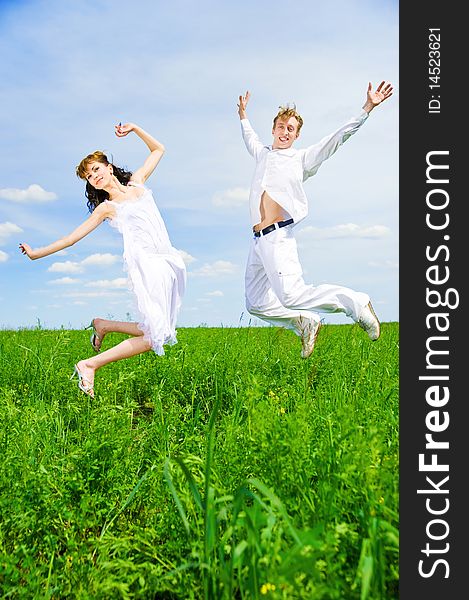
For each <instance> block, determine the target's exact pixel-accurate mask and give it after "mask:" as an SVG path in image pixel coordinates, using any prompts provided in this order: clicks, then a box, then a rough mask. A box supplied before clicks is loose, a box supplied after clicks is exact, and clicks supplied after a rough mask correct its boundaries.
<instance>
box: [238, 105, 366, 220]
mask: <svg viewBox="0 0 469 600" xmlns="http://www.w3.org/2000/svg"><path fill="white" fill-rule="evenodd" d="M367 118H368V113H367V112H366V111H365V110H363V111H362V112H361V113H360V114H359V115H358V116H357V117H353V118H352V119H350V120H349V121H347V123H345V124H344V125H342V127H340V128H339V129H337V130H336V131H334V133H331V134H330V135H327V136H325V137H324V138H322V140H320V141H319V142H318V143H316V144H313V145H312V146H308V147H307V148H303V149H298V150H297V149H296V148H288V149H273V148H272V146H265V145H264V144H262V142H261V141H260V140H259V137H258V136H257V134H256V132H255V131H254V129H253V128H252V126H251V124H250V122H249V119H241V131H242V134H243V139H244V143H245V144H246V148H247V149H248V152H249V153H250V154H251V155H252V156H253V157H254V158H255V159H256V168H255V171H254V176H253V179H252V183H251V191H250V196H249V209H250V214H251V224H252V225H257V224H258V223H260V222H261V220H262V219H261V214H260V202H261V196H262V193H263V192H264V191H266V192H267V193H268V194H269V196H270V197H271V198H272V199H273V200H275V202H277V203H278V204H280V206H281V207H282V208H283V209H284V210H285V211H286V212H287V213H288V214H289V215H290V216H291V217H292V218H293V220H294V222H295V225H296V224H298V223H299V222H300V221H302V220H303V219H304V218H305V217H306V216H307V214H308V199H307V197H306V194H305V191H304V188H303V183H304V182H305V181H306V180H307V179H308V178H309V177H312V176H313V175H315V174H316V173H317V171H318V169H319V167H320V166H321V164H322V163H323V162H324V161H325V160H326V159H328V158H329V157H330V156H332V155H333V154H334V153H335V152H336V150H337V149H338V148H339V147H340V146H341V145H342V144H343V143H344V142H345V141H347V140H348V138H349V137H350V136H351V135H353V134H354V133H356V132H357V131H358V129H359V128H360V127H361V126H362V125H363V123H364V122H365V121H366V119H367Z"/></svg>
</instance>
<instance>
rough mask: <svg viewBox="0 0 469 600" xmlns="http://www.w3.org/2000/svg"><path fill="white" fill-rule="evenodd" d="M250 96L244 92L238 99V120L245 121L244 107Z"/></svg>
mask: <svg viewBox="0 0 469 600" xmlns="http://www.w3.org/2000/svg"><path fill="white" fill-rule="evenodd" d="M250 97H251V94H250V93H249V92H246V94H245V95H244V96H240V97H239V104H238V115H239V118H240V119H246V106H247V105H248V102H249V98H250Z"/></svg>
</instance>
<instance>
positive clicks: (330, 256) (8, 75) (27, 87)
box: [0, 0, 399, 328]
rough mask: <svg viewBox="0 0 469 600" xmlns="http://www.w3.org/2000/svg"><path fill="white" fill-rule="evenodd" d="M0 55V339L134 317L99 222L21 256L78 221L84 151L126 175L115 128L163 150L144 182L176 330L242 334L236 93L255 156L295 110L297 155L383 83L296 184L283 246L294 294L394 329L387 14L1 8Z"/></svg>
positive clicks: (249, 165) (137, 155) (393, 104)
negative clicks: (326, 296) (299, 119)
mask: <svg viewBox="0 0 469 600" xmlns="http://www.w3.org/2000/svg"><path fill="white" fill-rule="evenodd" d="M290 6H292V7H293V6H294V11H293V10H291V9H290V8H289V7H290ZM0 50H1V56H2V57H4V58H3V59H2V61H1V64H0V73H1V77H2V83H3V85H2V86H1V91H0V95H1V104H0V105H1V106H2V111H1V116H0V120H1V132H2V135H1V142H0V143H1V147H2V160H1V164H2V169H1V172H0V306H1V317H0V327H2V328H17V327H33V326H35V325H36V324H37V323H38V320H39V321H40V323H41V324H42V326H44V327H50V328H55V327H62V326H63V327H65V328H80V327H83V326H85V325H87V324H88V323H89V322H90V320H91V318H92V317H94V316H102V317H109V318H116V319H125V318H127V316H129V315H130V317H131V318H133V316H134V313H133V302H132V297H131V295H130V294H129V292H128V291H127V289H126V283H125V277H124V274H123V270H122V259H121V255H122V242H121V239H120V237H119V234H118V233H117V232H116V231H115V230H113V229H111V228H110V227H109V225H108V224H106V223H104V224H103V225H101V226H100V227H99V228H98V229H97V230H96V231H94V232H93V233H92V234H90V235H89V236H88V237H86V238H85V239H84V240H82V241H81V242H79V243H78V244H76V245H75V246H72V247H71V248H68V249H67V250H66V251H63V252H61V253H60V254H55V255H51V256H49V257H46V258H43V259H40V260H37V261H30V260H29V259H27V258H26V257H24V256H22V255H21V253H20V252H19V250H18V244H19V243H20V242H23V241H24V242H28V243H29V244H31V245H32V246H33V247H35V246H43V245H46V244H48V243H50V242H51V241H54V240H55V239H57V238H60V237H62V236H63V235H65V234H66V233H68V232H70V231H72V230H73V229H74V228H75V227H76V226H77V225H78V224H79V223H80V222H82V221H83V220H85V219H86V218H87V210H86V200H85V197H84V193H83V190H84V186H83V182H82V181H81V180H79V179H77V177H76V176H75V166H76V165H77V164H78V163H79V161H80V160H81V158H83V156H85V155H86V154H88V153H89V152H92V151H93V150H96V149H101V150H104V151H105V152H107V153H108V154H109V155H110V156H112V158H113V160H114V162H115V164H118V165H121V166H125V167H127V168H128V169H130V170H134V169H136V168H137V167H139V166H140V164H141V163H142V162H143V160H144V158H145V156H146V147H145V146H144V144H143V143H142V142H141V141H140V140H139V139H138V138H137V137H136V136H133V137H132V136H128V137H126V138H124V139H118V138H116V137H115V136H114V124H115V123H116V122H118V121H122V122H126V121H133V122H135V123H138V124H139V125H141V126H142V127H143V128H144V129H146V130H148V131H149V132H150V133H152V134H153V135H154V136H155V137H156V138H157V139H159V140H160V141H161V142H163V143H164V144H165V146H166V154H165V156H164V158H163V159H162V161H161V162H160V164H159V165H158V168H157V170H156V171H155V172H154V174H153V175H152V177H151V178H150V179H149V180H148V185H149V187H151V188H152V190H153V193H154V196H155V199H156V201H157V203H158V206H159V208H160V210H161V212H162V215H163V218H164V219H165V222H166V224H167V228H168V230H169V233H170V237H171V239H172V242H173V245H174V246H175V247H176V248H178V249H179V250H181V251H182V252H183V255H184V256H185V259H186V264H187V269H188V285H187V292H186V296H185V298H184V303H183V308H182V310H181V313H180V318H179V326H198V325H200V324H207V325H210V326H220V325H224V326H233V325H238V323H239V322H240V319H241V324H247V323H248V321H249V317H248V316H247V315H246V313H245V309H244V283H243V278H244V265H245V261H246V257H247V252H248V247H249V243H250V237H251V233H250V223H249V213H248V205H247V198H248V189H249V184H250V180H251V177H252V173H253V169H254V164H253V162H252V158H251V157H250V156H249V155H248V153H247V151H246V150H245V147H244V144H243V142H242V139H241V135H240V126H239V118H238V115H237V107H236V104H237V98H238V96H239V94H241V93H243V92H245V91H246V90H247V89H249V90H250V91H251V100H250V104H249V106H248V115H249V118H250V120H251V123H252V124H253V126H254V128H255V129H256V130H257V132H258V134H259V136H260V138H261V139H262V140H263V141H264V142H265V143H266V144H268V143H270V142H271V124H272V118H273V116H274V115H275V114H276V112H277V108H278V106H279V105H280V104H284V103H286V102H295V103H296V106H297V109H298V111H299V112H300V113H301V115H302V116H303V119H304V126H303V129H302V134H301V137H300V139H299V140H298V141H297V142H296V145H297V146H298V147H303V146H306V145H309V144H313V143H315V142H317V141H318V140H319V139H320V138H321V137H323V136H324V135H326V134H328V133H330V132H331V131H333V130H334V129H336V128H337V127H338V126H340V125H341V124H342V123H343V122H344V121H346V120H347V119H348V118H349V117H350V116H352V115H354V114H357V113H358V112H359V111H360V108H361V106H362V105H363V102H364V100H365V94H366V87H367V84H368V81H371V82H372V83H373V84H377V83H378V82H379V81H381V80H382V79H386V80H389V81H391V82H392V83H393V84H394V87H395V93H394V95H393V97H392V98H391V99H390V100H388V101H387V102H386V103H385V104H384V105H383V106H380V107H378V108H377V109H376V110H374V111H373V112H372V114H371V115H370V118H369V119H368V121H367V123H366V124H365V125H364V127H363V128H362V129H361V130H360V131H359V132H358V133H357V135H356V136H354V137H353V138H351V139H350V140H349V141H348V142H347V143H346V144H345V145H344V146H343V147H342V148H341V149H340V150H339V151H338V152H337V154H335V155H334V156H333V157H332V158H331V159H330V160H329V161H327V162H326V163H324V164H323V165H322V167H321V169H320V170H319V172H318V174H317V175H316V176H315V177H313V178H311V179H309V180H308V181H307V182H306V184H305V190H306V193H307V195H308V198H309V207H310V208H309V215H308V217H307V219H305V220H304V221H303V222H302V223H301V224H300V225H298V227H297V228H296V235H297V240H298V244H299V252H300V258H301V261H302V264H303V267H304V274H305V280H306V281H307V282H308V283H313V284H320V283H339V284H342V285H346V286H348V287H351V288H354V289H356V290H360V291H365V292H367V293H368V294H370V296H371V298H372V300H373V304H374V306H375V309H376V312H377V313H378V315H379V316H380V318H381V320H383V321H396V320H398V319H399V312H398V311H399V307H398V235H399V231H398V104H399V86H398V4H397V2H395V1H381V2H372V1H368V0H356V1H354V0H351V1H350V0H337V1H336V2H334V3H326V2H324V1H321V2H317V1H316V0H298V1H297V2H295V3H294V4H292V5H288V4H286V3H285V2H278V1H277V0H270V1H269V2H267V1H264V0H258V1H256V2H252V0H251V1H247V0H239V1H237V2H229V3H228V2H219V1H217V2H216V1H209V0H200V1H199V2H197V3H196V2H189V1H178V0H175V1H173V2H170V3H168V2H163V1H160V0H142V1H139V0H136V1H135V2H133V3H128V2H124V1H123V0H113V1H108V0H94V1H93V2H90V1H88V0H81V1H80V2H76V3H72V2H63V0H61V1H57V0H47V1H41V0H24V1H21V0H20V1H18V0H17V1H15V2H13V1H12V2H8V1H1V2H0ZM5 57H7V58H6V59H5ZM325 317H326V322H330V323H342V322H347V320H346V319H345V317H343V316H341V315H326V316H325ZM253 323H255V324H261V323H260V322H259V321H256V320H253Z"/></svg>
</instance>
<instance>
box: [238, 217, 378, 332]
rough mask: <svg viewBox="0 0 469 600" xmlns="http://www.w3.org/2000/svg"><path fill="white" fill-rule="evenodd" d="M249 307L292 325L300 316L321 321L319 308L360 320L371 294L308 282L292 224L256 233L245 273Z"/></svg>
mask: <svg viewBox="0 0 469 600" xmlns="http://www.w3.org/2000/svg"><path fill="white" fill-rule="evenodd" d="M245 293H246V308H247V310H248V311H249V313H250V314H251V315H254V316H256V317H259V318H260V319H263V320H264V321H267V322H268V323H271V324H272V325H277V326H280V327H285V328H287V329H292V330H293V331H295V333H296V334H297V335H299V334H300V331H299V330H298V324H297V321H298V317H299V316H300V315H303V316H305V317H307V318H311V317H313V318H314V319H315V320H317V321H319V319H320V317H319V315H318V314H317V313H316V312H315V311H319V312H326V313H338V312H340V313H345V314H346V315H347V316H348V317H351V318H352V319H353V320H354V321H358V318H359V316H360V312H361V310H362V309H363V307H365V306H366V305H367V304H368V302H369V301H370V298H369V296H368V295H367V294H365V293H363V292H355V291H354V290H351V289H350V288H346V287H343V286H340V285H330V284H322V285H318V286H313V285H307V284H305V282H304V280H303V269H302V268H301V264H300V261H299V258H298V249H297V245H296V240H295V237H294V235H293V231H292V227H291V225H287V227H282V229H275V230H274V231H272V232H271V233H268V234H267V235H265V236H263V235H261V236H260V237H254V238H253V240H252V243H251V248H250V251H249V256H248V262H247V266H246V274H245Z"/></svg>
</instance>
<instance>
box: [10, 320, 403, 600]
mask: <svg viewBox="0 0 469 600" xmlns="http://www.w3.org/2000/svg"><path fill="white" fill-rule="evenodd" d="M178 338H179V343H178V344H177V345H175V346H172V347H170V348H168V349H167V353H166V356H164V357H157V356H156V355H154V354H153V353H146V354H144V355H141V356H138V357H135V358H132V359H128V360H126V361H121V362H119V363H114V364H112V365H109V366H107V367H104V368H103V369H101V370H100V371H99V372H98V374H97V378H96V386H95V391H96V397H95V399H94V400H92V399H90V398H89V397H87V396H85V395H84V394H83V393H81V392H80V391H79V390H78V387H77V384H76V379H75V380H74V381H73V382H72V381H69V377H70V375H71V374H72V370H73V364H74V363H75V362H76V361H77V360H79V359H80V358H84V357H86V356H89V355H90V354H91V353H92V351H91V348H90V346H89V341H88V335H87V333H85V332H83V331H65V330H55V331H47V330H40V329H36V330H20V331H14V332H11V331H0V403H1V407H0V444H1V457H2V460H1V469H0V486H1V493H0V596H1V598H25V599H28V600H29V599H35V598H44V599H47V598H54V599H62V598H73V599H74V598H81V599H85V598H90V599H91V598H92V599H108V598H109V599H114V598H116V599H118V598H145V599H168V600H170V599H186V598H187V599H197V600H198V599H201V600H203V599H205V600H208V599H227V600H231V599H232V598H239V599H254V598H267V599H274V598H276V599H280V598H282V599H287V600H290V599H300V598H301V599H303V598H304V599H313V600H315V599H340V600H355V599H357V600H366V599H368V600H378V599H384V598H389V599H396V598H397V597H398V577H399V574H398V484H399V476H398V422H399V414H398V375H399V374H398V345H399V329H398V324H397V323H384V324H383V325H382V335H381V338H380V339H379V340H378V341H377V342H370V341H369V340H368V338H367V336H366V334H365V333H364V332H363V331H362V330H361V329H360V328H359V327H358V326H357V325H353V326H352V325H325V326H324V327H323V328H322V330H321V333H320V336H319V339H318V344H317V347H316V349H315V351H314V353H313V355H312V356H311V358H310V359H308V360H306V361H305V360H303V359H301V358H300V342H299V340H298V338H297V337H296V336H295V335H294V334H292V333H291V332H289V331H286V330H283V329H276V328H248V327H245V328H239V329H236V328H227V329H222V328H203V327H200V328H194V329H180V330H179V331H178ZM119 339H121V338H120V336H118V335H116V334H112V335H110V336H109V337H107V338H106V340H105V343H104V347H108V346H109V345H111V344H114V343H116V342H117V341H118V340H119Z"/></svg>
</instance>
